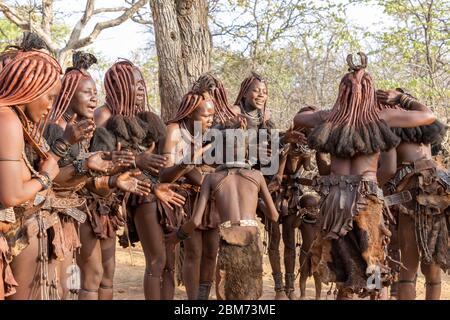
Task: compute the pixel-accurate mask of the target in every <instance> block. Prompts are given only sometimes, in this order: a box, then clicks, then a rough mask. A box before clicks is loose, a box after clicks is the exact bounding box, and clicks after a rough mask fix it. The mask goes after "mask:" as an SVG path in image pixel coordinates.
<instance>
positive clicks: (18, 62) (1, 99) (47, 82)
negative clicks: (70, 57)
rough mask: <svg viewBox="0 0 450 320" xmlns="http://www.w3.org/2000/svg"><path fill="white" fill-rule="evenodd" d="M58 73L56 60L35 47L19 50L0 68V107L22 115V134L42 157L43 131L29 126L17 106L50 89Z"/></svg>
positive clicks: (59, 73) (43, 153) (43, 154)
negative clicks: (12, 109) (33, 48)
mask: <svg viewBox="0 0 450 320" xmlns="http://www.w3.org/2000/svg"><path fill="white" fill-rule="evenodd" d="M61 73H62V70H61V66H60V65H59V63H58V61H56V60H55V59H54V58H52V57H51V56H50V55H48V54H46V53H44V52H41V51H37V50H31V51H26V52H25V51H20V50H19V51H18V52H17V53H16V55H15V56H14V58H13V59H12V60H11V61H10V62H9V63H7V64H6V65H5V66H4V67H3V69H2V71H1V72H0V107H13V108H14V109H15V111H16V112H17V113H18V115H19V117H20V119H21V122H22V126H23V128H24V134H25V138H26V139H27V141H28V142H29V143H30V144H31V145H32V147H33V149H35V151H36V152H37V153H38V155H39V156H40V157H41V158H45V157H46V155H45V152H44V151H43V150H42V149H41V147H40V146H39V145H40V143H41V139H42V133H43V132H40V131H39V132H37V131H36V128H37V127H38V126H37V125H35V126H34V128H32V127H31V124H30V121H29V119H28V118H27V117H26V115H25V114H24V112H23V111H22V110H21V109H20V108H17V106H20V105H24V104H28V103H30V102H32V101H35V100H36V99H38V98H39V97H41V96H42V95H44V94H45V93H46V92H48V91H49V90H51V89H52V88H53V87H54V86H55V84H56V83H57V82H58V80H59V78H60V75H61ZM33 129H34V130H33ZM42 130H43V128H42Z"/></svg>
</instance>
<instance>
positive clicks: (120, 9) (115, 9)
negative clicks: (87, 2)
mask: <svg viewBox="0 0 450 320" xmlns="http://www.w3.org/2000/svg"><path fill="white" fill-rule="evenodd" d="M127 9H128V7H115V8H100V9H95V10H94V13H93V15H96V14H99V13H106V12H122V11H125V10H127Z"/></svg>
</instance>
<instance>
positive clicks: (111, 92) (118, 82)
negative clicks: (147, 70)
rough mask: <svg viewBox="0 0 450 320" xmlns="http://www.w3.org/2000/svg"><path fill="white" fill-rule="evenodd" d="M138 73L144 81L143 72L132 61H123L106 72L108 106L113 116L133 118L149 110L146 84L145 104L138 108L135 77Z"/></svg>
mask: <svg viewBox="0 0 450 320" xmlns="http://www.w3.org/2000/svg"><path fill="white" fill-rule="evenodd" d="M133 71H137V72H138V73H139V74H140V75H141V78H142V80H144V77H143V76H142V73H141V71H140V70H139V68H138V67H136V66H135V65H134V64H133V63H132V62H131V61H128V60H125V59H124V60H121V61H119V62H116V63H115V64H113V65H112V66H111V68H109V69H108V71H106V74H105V79H104V84H105V91H106V105H107V106H108V108H109V110H110V111H111V113H112V114H113V115H123V116H125V117H132V116H134V115H136V114H137V113H139V112H142V111H146V110H147V88H146V86H145V82H144V90H145V93H144V103H143V105H142V106H136V105H135V104H136V94H135V87H136V84H137V81H138V80H137V79H135V77H134V75H133Z"/></svg>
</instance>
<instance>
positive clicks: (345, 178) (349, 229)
mask: <svg viewBox="0 0 450 320" xmlns="http://www.w3.org/2000/svg"><path fill="white" fill-rule="evenodd" d="M358 54H359V55H360V57H361V64H359V65H355V64H354V63H353V60H352V55H349V56H348V58H347V62H348V65H349V72H348V73H347V74H346V75H345V76H344V77H343V78H342V80H341V83H340V85H339V94H338V97H337V99H336V103H335V104H334V106H333V108H332V109H331V111H330V112H329V113H326V116H324V115H325V114H324V113H323V112H321V111H316V112H314V111H307V112H303V113H299V114H297V115H296V116H295V118H294V124H295V125H296V126H299V127H310V128H311V127H312V128H314V129H313V131H312V132H311V134H310V135H309V137H308V142H309V146H310V147H312V148H314V149H315V150H316V151H319V152H324V153H330V155H331V166H330V175H328V176H321V177H319V178H317V179H316V180H315V184H314V188H315V190H316V191H317V192H318V193H319V194H320V195H321V196H322V202H321V207H320V222H321V226H320V229H321V230H320V233H319V236H318V237H317V238H316V240H315V241H314V243H313V245H312V249H311V252H312V254H313V256H312V265H313V270H312V271H313V272H318V273H319V275H320V277H321V279H322V281H323V282H324V283H328V282H335V283H337V285H338V287H339V292H338V299H351V298H352V296H353V294H359V295H361V296H365V295H368V294H373V293H378V292H380V290H381V289H382V287H383V286H386V285H388V284H389V282H390V280H391V278H390V271H389V269H388V267H387V265H386V254H385V250H386V244H387V242H388V239H389V236H390V233H389V230H387V227H386V223H387V219H386V218H385V217H384V216H383V201H384V200H383V193H382V191H381V189H380V188H379V187H378V184H377V167H378V160H379V157H380V152H383V151H386V150H389V149H391V148H393V147H395V146H396V145H397V144H398V143H399V139H398V137H397V136H395V135H394V134H393V133H392V131H391V130H390V128H389V127H411V126H417V125H426V124H430V123H432V122H433V121H434V120H435V118H436V117H435V116H434V115H433V114H432V112H431V111H430V110H429V109H428V108H426V107H425V106H423V105H415V106H414V108H413V111H411V110H408V111H405V110H383V111H381V112H380V111H379V109H378V107H377V100H376V95H375V87H374V83H373V81H372V77H371V76H370V75H369V74H368V73H367V72H366V71H365V68H366V67H367V56H366V55H365V54H363V53H358ZM370 280H372V281H371V282H370ZM368 284H371V285H372V286H368Z"/></svg>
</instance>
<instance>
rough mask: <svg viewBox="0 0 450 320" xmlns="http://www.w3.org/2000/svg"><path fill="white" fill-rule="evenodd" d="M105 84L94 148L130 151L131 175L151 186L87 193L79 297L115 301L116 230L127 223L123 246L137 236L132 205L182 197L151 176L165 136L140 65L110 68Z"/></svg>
mask: <svg viewBox="0 0 450 320" xmlns="http://www.w3.org/2000/svg"><path fill="white" fill-rule="evenodd" d="M104 83H105V90H106V103H105V105H104V106H102V107H100V108H99V109H97V110H96V111H95V114H94V117H95V120H96V125H97V129H96V131H95V134H94V138H93V142H92V145H91V151H108V152H110V151H113V150H115V149H116V146H117V145H118V144H119V145H120V146H121V147H122V148H123V149H124V150H126V151H128V152H131V153H132V154H133V157H134V158H135V163H134V165H135V166H137V168H139V169H141V171H142V173H141V172H133V173H132V175H133V176H135V177H136V178H138V179H139V180H140V181H141V182H140V183H145V184H148V185H150V186H151V192H152V194H148V193H144V192H143V193H141V194H138V195H136V196H135V195H130V194H129V193H126V192H120V193H114V194H109V192H108V191H107V190H105V193H104V196H98V195H95V194H93V193H89V194H88V193H85V196H87V197H88V206H89V211H88V215H89V222H90V223H88V224H85V225H83V226H82V228H81V243H82V248H81V253H80V255H79V256H78V260H77V261H78V263H79V265H80V267H81V269H82V292H81V293H80V295H79V298H80V299H112V297H113V276H114V269H115V237H116V231H117V230H118V229H119V228H120V227H122V226H125V229H126V231H127V232H126V234H125V235H124V236H123V237H121V244H122V245H124V246H128V245H130V244H131V243H133V242H135V241H138V240H139V239H138V238H137V234H136V231H135V230H134V224H133V215H132V213H133V209H134V207H139V206H140V205H141V204H145V203H151V202H153V201H155V196H156V197H157V198H158V199H160V200H161V202H163V203H165V204H166V205H168V206H170V205H171V204H174V205H180V203H182V201H183V199H182V197H180V196H178V195H176V193H175V192H173V191H172V190H171V188H172V186H171V185H167V184H158V183H157V181H156V179H155V178H154V176H152V174H155V173H157V170H158V168H159V167H160V166H161V165H163V164H164V161H163V157H161V156H158V155H155V154H153V149H154V148H155V146H154V145H155V144H158V143H159V141H160V140H161V139H163V137H164V135H163V129H162V126H161V125H160V120H159V119H158V117H157V116H156V115H155V114H154V113H152V112H150V111H147V100H146V98H147V93H146V90H145V83H144V79H143V77H142V74H141V72H140V71H139V69H138V68H137V67H136V66H134V65H133V64H132V63H131V62H130V61H126V60H124V61H119V62H117V63H115V64H114V65H113V66H112V67H111V68H109V69H108V71H107V72H106V74H105V81H104ZM158 121H159V122H158ZM150 177H152V179H150ZM106 189H107V188H106ZM127 209H129V210H127ZM127 220H128V223H127Z"/></svg>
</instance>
